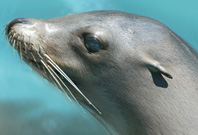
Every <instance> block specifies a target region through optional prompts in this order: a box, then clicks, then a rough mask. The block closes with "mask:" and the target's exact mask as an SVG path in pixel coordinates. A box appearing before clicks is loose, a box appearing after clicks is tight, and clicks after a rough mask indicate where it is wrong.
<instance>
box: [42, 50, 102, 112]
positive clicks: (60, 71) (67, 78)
mask: <svg viewBox="0 0 198 135" xmlns="http://www.w3.org/2000/svg"><path fill="white" fill-rule="evenodd" d="M44 56H45V57H47V58H48V62H49V63H50V64H51V65H52V66H53V67H54V68H55V69H56V70H57V71H58V72H59V73H60V74H61V75H62V76H63V77H64V78H65V79H66V80H67V81H68V82H69V83H70V84H71V85H72V86H73V87H74V88H75V89H76V90H77V91H78V92H79V93H80V95H81V96H82V97H83V98H84V99H85V100H86V101H87V102H88V103H89V104H90V105H91V106H92V107H93V108H94V109H95V110H96V111H97V112H98V113H99V114H102V113H101V112H100V111H99V110H98V108H97V107H96V106H95V105H93V104H92V103H91V101H89V99H88V98H87V97H86V96H85V95H84V94H83V93H82V92H81V90H79V88H78V87H77V86H76V85H75V84H74V83H73V81H72V80H71V79H70V78H69V77H68V76H67V75H66V74H65V72H63V71H62V69H61V68H60V67H59V66H58V65H57V64H56V63H55V62H54V61H53V60H52V59H51V58H50V57H49V56H48V55H47V54H44Z"/></svg>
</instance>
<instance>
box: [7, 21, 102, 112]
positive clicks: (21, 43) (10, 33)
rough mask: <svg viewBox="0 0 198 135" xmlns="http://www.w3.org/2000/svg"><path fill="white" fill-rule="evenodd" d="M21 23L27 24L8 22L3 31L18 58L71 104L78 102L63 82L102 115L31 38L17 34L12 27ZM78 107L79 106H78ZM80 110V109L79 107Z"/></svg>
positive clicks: (16, 30)
mask: <svg viewBox="0 0 198 135" xmlns="http://www.w3.org/2000/svg"><path fill="white" fill-rule="evenodd" d="M22 22H25V23H27V21H24V19H23V21H21V20H17V19H15V20H13V21H12V22H10V23H9V24H8V25H7V27H6V29H5V31H6V33H5V34H6V36H7V39H8V42H9V43H10V45H11V46H12V47H13V49H16V50H17V52H18V54H19V56H20V58H21V59H22V60H24V61H25V62H26V63H27V64H29V65H30V66H31V67H32V68H34V69H36V70H37V71H38V72H40V73H41V74H42V75H43V76H44V77H45V78H46V79H48V80H49V81H51V82H53V83H54V84H55V85H56V86H58V88H59V89H60V90H62V91H63V92H64V93H65V95H66V96H67V97H68V99H69V100H70V101H71V102H73V101H72V100H74V101H75V102H76V103H77V104H79V101H78V100H77V99H76V97H75V96H74V95H73V93H72V91H71V90H70V89H69V88H68V86H67V85H66V83H65V82H67V83H68V84H70V85H71V86H72V87H73V89H74V90H75V91H76V92H77V93H78V94H79V95H80V96H81V97H82V98H83V99H84V100H85V101H86V102H87V103H88V105H89V106H91V108H92V109H93V110H95V111H96V112H97V113H98V114H102V113H101V112H100V111H99V110H98V108H96V106H95V105H93V104H92V103H91V101H89V99H88V98H87V97H86V96H85V95H84V94H83V93H82V92H81V90H80V89H79V88H78V87H77V86H76V85H75V84H74V82H73V81H72V80H71V79H70V78H69V77H68V76H67V74H66V73H65V72H64V71H63V70H62V69H61V68H60V67H59V66H58V65H57V64H56V62H55V61H54V60H53V59H52V58H51V57H50V56H49V55H48V54H47V53H45V51H43V50H42V48H41V46H40V45H39V44H35V43H34V42H32V41H31V36H30V37H29V40H27V35H25V34H21V33H23V31H25V30H24V29H23V31H22V32H21V31H20V32H18V30H19V29H20V27H19V28H18V29H16V28H15V27H14V26H16V24H18V23H20V25H23V24H21V23H22ZM79 105H80V104H79ZM81 108H82V107H81Z"/></svg>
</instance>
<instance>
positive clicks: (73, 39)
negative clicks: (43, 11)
mask: <svg viewBox="0 0 198 135" xmlns="http://www.w3.org/2000/svg"><path fill="white" fill-rule="evenodd" d="M6 35H7V37H8V40H9V42H10V44H11V45H12V46H13V47H14V48H16V49H17V50H18V52H19V55H20V56H21V58H22V59H23V60H25V61H26V62H27V63H28V64H30V65H31V66H32V67H33V68H35V69H36V70H37V71H39V72H40V73H41V74H42V75H43V76H44V77H46V78H47V79H48V80H49V81H51V82H54V83H56V84H57V85H58V86H59V88H60V89H62V90H63V91H64V90H66V91H67V92H66V94H67V95H68V97H70V98H71V99H74V100H75V101H76V102H78V103H80V104H81V105H83V106H84V107H85V108H86V109H88V110H89V111H90V112H91V113H92V114H93V115H94V116H95V117H96V118H97V119H99V120H100V121H101V122H102V123H103V124H104V125H105V126H106V125H107V126H106V127H107V128H110V129H112V130H114V131H115V132H114V133H113V134H119V135H181V134H182V135H184V134H185V135H197V134H198V128H197V127H198V81H197V80H198V79H197V76H198V56H197V53H196V52H195V51H193V49H191V48H190V47H189V45H188V44H187V43H186V42H185V41H184V40H182V39H181V38H180V37H178V36H177V35H176V34H175V33H174V32H172V31H171V30H170V29H169V28H167V27H166V26H164V25H163V24H161V23H159V22H158V21H155V20H153V19H150V18H147V17H142V16H138V15H134V14H129V13H123V12H119V11H95V12H88V13H80V14H70V15H67V16H64V17H58V18H53V19H45V20H43V19H24V18H19V19H15V20H13V21H11V22H10V23H9V24H8V25H7V27H6Z"/></svg>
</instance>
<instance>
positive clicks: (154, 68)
mask: <svg viewBox="0 0 198 135" xmlns="http://www.w3.org/2000/svg"><path fill="white" fill-rule="evenodd" d="M146 67H147V68H148V69H149V70H150V71H151V72H155V73H160V74H163V75H164V76H166V77H168V78H170V79H173V77H172V76H171V75H170V73H168V72H167V71H166V69H165V68H164V67H162V66H161V65H160V63H158V62H157V61H154V60H149V61H148V62H147V64H146Z"/></svg>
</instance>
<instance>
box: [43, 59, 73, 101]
mask: <svg viewBox="0 0 198 135" xmlns="http://www.w3.org/2000/svg"><path fill="white" fill-rule="evenodd" d="M41 63H42V64H43V65H44V67H45V68H46V69H47V71H48V72H49V73H50V75H51V76H52V77H53V79H54V80H55V81H56V83H57V84H58V86H59V87H60V88H61V89H62V90H63V91H64V89H63V87H62V85H61V84H60V82H59V81H58V79H57V78H56V77H55V76H54V74H53V73H52V71H51V70H50V68H49V67H48V66H47V64H46V63H45V62H44V61H43V60H41ZM65 94H66V96H67V97H68V99H69V100H70V101H71V102H72V100H71V98H70V97H69V96H68V94H67V93H66V92H65Z"/></svg>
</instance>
